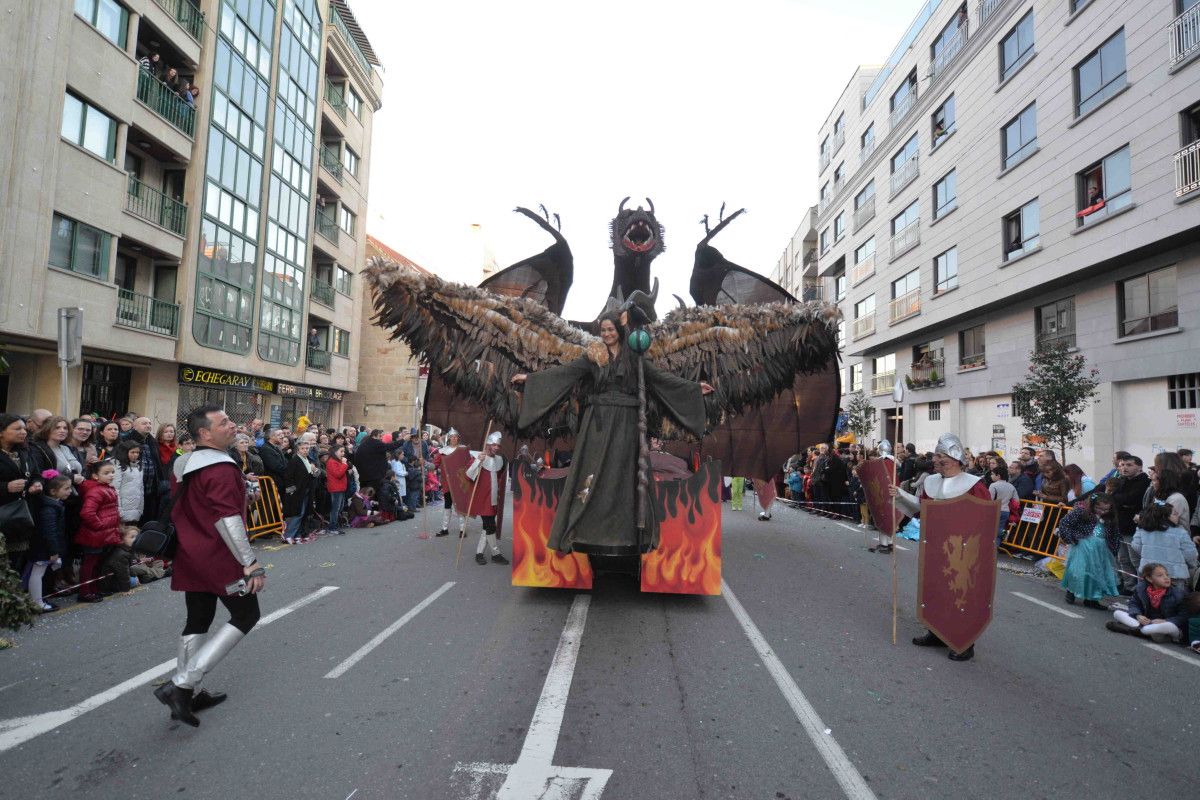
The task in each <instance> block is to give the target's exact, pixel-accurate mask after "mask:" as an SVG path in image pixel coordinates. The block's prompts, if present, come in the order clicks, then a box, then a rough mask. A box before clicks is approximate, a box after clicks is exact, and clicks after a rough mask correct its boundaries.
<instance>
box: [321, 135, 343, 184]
mask: <svg viewBox="0 0 1200 800" xmlns="http://www.w3.org/2000/svg"><path fill="white" fill-rule="evenodd" d="M321 166H322V167H324V168H325V171H326V172H328V173H329V174H330V175H332V176H333V179H334V180H336V181H337V182H338V183H341V182H342V162H341V160H340V159H339V158H338V153H337V151H336V150H334V149H333V148H332V147H329V146H328V145H324V144H323V145H321Z"/></svg>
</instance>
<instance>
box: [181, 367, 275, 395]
mask: <svg viewBox="0 0 1200 800" xmlns="http://www.w3.org/2000/svg"><path fill="white" fill-rule="evenodd" d="M179 382H180V383H187V384H191V385H193V386H214V387H217V386H220V387H225V388H229V389H241V390H243V391H247V392H260V393H262V394H271V393H273V392H274V391H275V381H273V380H271V379H270V378H256V377H254V376H253V375H244V374H242V373H240V372H226V371H224V370H220V369H206V368H204V367H189V366H187V365H185V364H180V365H179Z"/></svg>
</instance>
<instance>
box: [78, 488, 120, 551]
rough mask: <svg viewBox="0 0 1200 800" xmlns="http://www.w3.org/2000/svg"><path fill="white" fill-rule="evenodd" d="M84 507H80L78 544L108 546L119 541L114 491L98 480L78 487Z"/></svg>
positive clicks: (82, 545) (118, 523)
mask: <svg viewBox="0 0 1200 800" xmlns="http://www.w3.org/2000/svg"><path fill="white" fill-rule="evenodd" d="M79 488H80V491H81V493H82V494H83V507H82V508H81V509H80V510H79V532H78V533H76V534H75V544H76V545H78V546H79V547H91V548H99V547H107V546H109V545H114V544H120V543H121V513H120V511H119V510H118V509H117V490H116V489H114V488H112V487H111V486H107V485H105V484H103V483H99V482H97V481H91V480H89V481H84V482H83V483H82V484H80V486H79Z"/></svg>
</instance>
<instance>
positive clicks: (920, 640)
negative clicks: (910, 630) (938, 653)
mask: <svg viewBox="0 0 1200 800" xmlns="http://www.w3.org/2000/svg"><path fill="white" fill-rule="evenodd" d="M912 643H913V644H915V645H916V646H917V647H945V646H946V643H945V642H943V641H942V640H941V639H939V638H938V637H937V636H935V635H934V633H933V631H925V635H924V636H914V637H913V640H912Z"/></svg>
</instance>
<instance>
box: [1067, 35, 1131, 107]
mask: <svg viewBox="0 0 1200 800" xmlns="http://www.w3.org/2000/svg"><path fill="white" fill-rule="evenodd" d="M1124 87H1125V29H1124V28H1122V29H1121V30H1119V31H1117V32H1116V33H1114V34H1113V35H1112V38H1110V39H1109V40H1108V41H1107V42H1105V43H1104V44H1102V45H1100V46H1099V47H1098V48H1096V49H1095V50H1093V51H1092V52H1091V53H1090V54H1089V55H1088V57H1087V58H1085V59H1084V60H1083V61H1082V62H1080V64H1079V66H1077V67H1075V116H1077V117H1078V116H1082V115H1083V114H1086V113H1088V112H1089V111H1091V110H1092V109H1094V108H1096V107H1097V106H1099V105H1100V104H1101V103H1103V102H1104V101H1105V100H1107V99H1108V98H1110V97H1112V96H1113V95H1114V94H1116V93H1117V92H1119V91H1120V90H1121V89H1123V88H1124Z"/></svg>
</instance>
